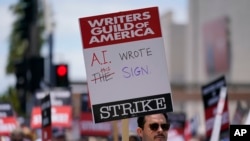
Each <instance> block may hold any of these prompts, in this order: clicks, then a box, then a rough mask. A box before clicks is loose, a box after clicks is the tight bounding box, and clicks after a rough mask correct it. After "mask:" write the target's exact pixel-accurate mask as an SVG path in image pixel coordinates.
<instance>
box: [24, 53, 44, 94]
mask: <svg viewBox="0 0 250 141" xmlns="http://www.w3.org/2000/svg"><path fill="white" fill-rule="evenodd" d="M28 61H29V71H30V74H31V76H30V80H29V90H30V91H31V92H34V91H36V90H38V89H40V83H41V81H42V80H43V77H44V58H43V57H38V56H33V57H31V58H29V59H28Z"/></svg>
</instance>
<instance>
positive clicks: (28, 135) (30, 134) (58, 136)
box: [0, 127, 66, 141]
mask: <svg viewBox="0 0 250 141" xmlns="http://www.w3.org/2000/svg"><path fill="white" fill-rule="evenodd" d="M0 141H42V138H41V137H39V136H38V135H37V133H36V132H35V131H33V130H31V129H30V128H28V127H22V128H21V127H20V128H16V129H14V130H13V131H12V132H11V133H10V135H9V136H2V137H0ZM51 141H66V132H65V130H64V129H63V128H53V129H52V140H51Z"/></svg>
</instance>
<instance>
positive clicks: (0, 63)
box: [0, 0, 188, 94]
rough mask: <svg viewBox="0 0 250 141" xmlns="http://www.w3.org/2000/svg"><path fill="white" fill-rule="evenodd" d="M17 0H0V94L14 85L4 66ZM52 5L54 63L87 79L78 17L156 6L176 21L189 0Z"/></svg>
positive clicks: (75, 0) (87, 0)
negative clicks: (64, 64) (66, 66)
mask: <svg viewBox="0 0 250 141" xmlns="http://www.w3.org/2000/svg"><path fill="white" fill-rule="evenodd" d="M17 1H18V0H1V1H0V17H1V22H0V32H1V33H0V94H1V93H3V92H4V91H6V90H7V88H8V87H9V86H11V85H12V86H14V85H15V76H14V75H7V74H6V73H5V67H6V62H7V57H8V47H9V42H8V38H9V35H10V31H11V24H12V22H13V21H14V19H15V16H14V15H13V14H12V13H11V11H10V10H9V7H10V5H11V4H15V3H16V2H17ZM47 2H48V4H49V7H51V10H52V14H51V18H52V20H53V21H54V23H55V26H54V28H53V33H54V44H53V53H54V59H53V62H54V63H67V64H68V65H69V78H70V81H86V72H85V66H84V65H85V64H84V59H83V50H82V41H81V35H80V28H79V22H78V19H79V18H82V17H89V16H95V15H101V14H107V13H114V12H119V11H126V10H133V9H138V8H146V7H152V6H157V7H158V8H159V12H160V15H162V14H164V13H165V12H168V11H171V12H172V13H173V20H174V21H175V22H176V23H186V22H187V7H188V0H136V1H135V0H105V2H102V1H101V0H70V1H68V0H65V1H62V0H47ZM41 54H42V55H43V56H44V57H46V56H47V54H48V46H47V44H45V45H44V46H43V49H42V52H41Z"/></svg>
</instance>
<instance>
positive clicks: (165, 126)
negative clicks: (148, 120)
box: [161, 124, 170, 131]
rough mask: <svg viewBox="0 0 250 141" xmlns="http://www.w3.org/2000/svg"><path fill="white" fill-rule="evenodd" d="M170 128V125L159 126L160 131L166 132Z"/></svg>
mask: <svg viewBox="0 0 250 141" xmlns="http://www.w3.org/2000/svg"><path fill="white" fill-rule="evenodd" d="M169 127H170V124H161V129H162V130H164V131H167V130H168V129H169Z"/></svg>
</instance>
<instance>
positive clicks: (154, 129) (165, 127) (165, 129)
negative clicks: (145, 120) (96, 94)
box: [149, 123, 170, 131]
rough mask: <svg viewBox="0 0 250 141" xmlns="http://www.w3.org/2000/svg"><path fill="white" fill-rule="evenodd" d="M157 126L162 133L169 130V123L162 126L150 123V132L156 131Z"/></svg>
mask: <svg viewBox="0 0 250 141" xmlns="http://www.w3.org/2000/svg"><path fill="white" fill-rule="evenodd" d="M159 126H161V129H162V130H163V131H167V130H169V128H170V124H169V123H164V124H158V123H152V124H149V128H150V129H151V130H152V131H157V130H158V128H159Z"/></svg>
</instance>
